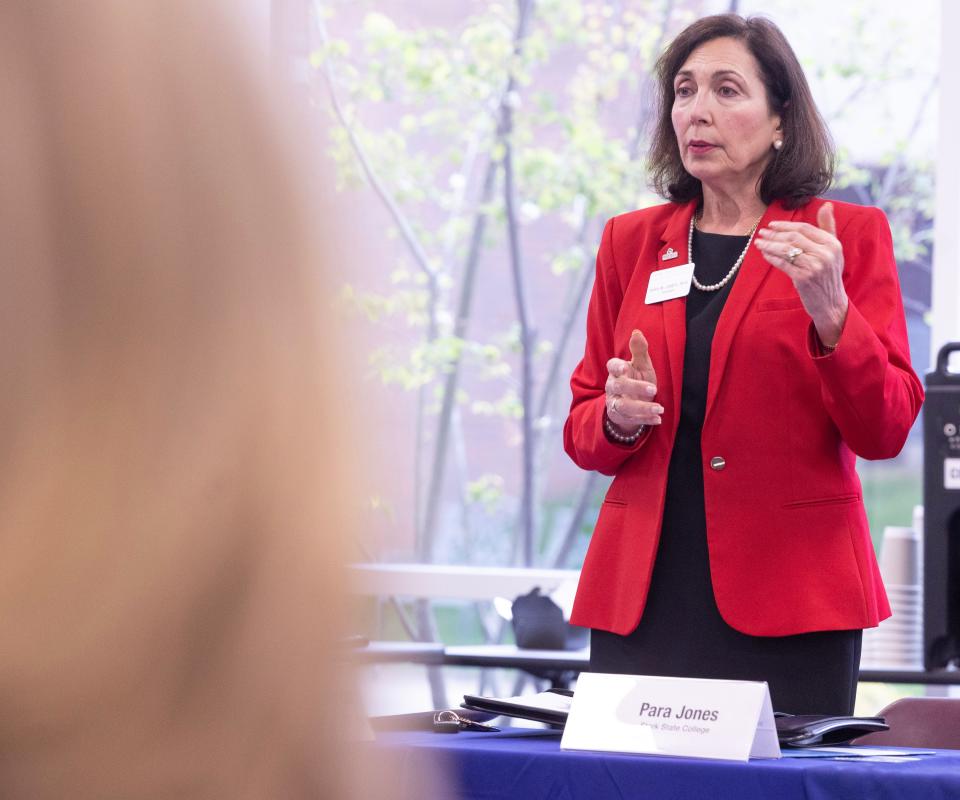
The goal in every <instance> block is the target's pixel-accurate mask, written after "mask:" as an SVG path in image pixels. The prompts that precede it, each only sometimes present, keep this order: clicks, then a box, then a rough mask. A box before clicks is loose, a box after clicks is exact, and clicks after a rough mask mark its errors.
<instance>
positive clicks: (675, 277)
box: [646, 261, 693, 305]
mask: <svg viewBox="0 0 960 800" xmlns="http://www.w3.org/2000/svg"><path fill="white" fill-rule="evenodd" d="M692 282H693V262H692V261H691V262H690V263H689V264H681V265H680V266H679V267H670V268H669V269H658V270H656V271H655V272H651V273H650V282H649V283H648V284H647V298H646V303H647V305H650V304H651V303H662V302H663V301H664V300H673V299H674V298H675V297H686V296H687V295H688V294H690V284H691V283H692Z"/></svg>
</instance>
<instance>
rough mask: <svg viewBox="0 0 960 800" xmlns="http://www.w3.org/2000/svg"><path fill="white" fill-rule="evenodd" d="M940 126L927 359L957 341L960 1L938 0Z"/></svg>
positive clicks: (959, 299)
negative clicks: (959, 38) (958, 44)
mask: <svg viewBox="0 0 960 800" xmlns="http://www.w3.org/2000/svg"><path fill="white" fill-rule="evenodd" d="M940 13H941V25H940V37H941V39H940V130H939V137H938V142H937V217H936V224H935V227H934V237H935V238H934V241H935V248H934V256H933V303H932V309H931V324H930V327H931V338H930V343H931V346H930V349H931V353H930V362H931V365H932V364H933V363H934V361H935V359H936V355H937V351H938V350H939V349H940V347H941V346H942V345H943V344H944V343H945V342H951V341H952V342H957V341H960V47H957V37H958V36H960V3H957V2H956V0H941V11H940Z"/></svg>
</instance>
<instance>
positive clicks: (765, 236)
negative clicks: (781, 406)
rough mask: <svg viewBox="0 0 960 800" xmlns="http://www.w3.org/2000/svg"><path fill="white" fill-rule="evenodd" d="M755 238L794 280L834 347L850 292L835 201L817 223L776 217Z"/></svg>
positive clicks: (825, 338)
mask: <svg viewBox="0 0 960 800" xmlns="http://www.w3.org/2000/svg"><path fill="white" fill-rule="evenodd" d="M754 241H755V243H756V245H757V247H758V248H759V250H760V252H761V253H763V257H764V258H765V259H766V260H767V261H768V262H769V263H770V264H772V265H773V266H775V267H776V268H777V269H779V270H782V271H783V272H785V273H786V275H787V277H789V278H790V280H791V281H793V285H794V288H796V290H797V294H799V295H800V300H801V302H802V303H803V307H804V308H805V309H806V310H807V313H808V314H809V315H810V318H811V319H812V320H813V324H814V327H816V329H817V335H818V336H819V337H820V341H821V342H822V343H823V344H825V345H826V346H827V347H831V348H832V347H835V346H836V344H837V342H838V341H840V334H841V332H842V331H843V323H844V322H845V321H846V318H847V293H846V290H845V289H844V288H843V247H842V246H841V244H840V240H839V239H838V238H837V223H836V222H835V221H834V218H833V204H832V203H824V204H823V205H822V206H821V207H820V210H819V211H818V212H817V224H816V226H814V225H810V224H808V223H806V222H787V221H780V220H777V221H774V222H771V223H770V227H769V228H761V229H760V230H758V231H757V239H755V240H754Z"/></svg>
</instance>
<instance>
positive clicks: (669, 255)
mask: <svg viewBox="0 0 960 800" xmlns="http://www.w3.org/2000/svg"><path fill="white" fill-rule="evenodd" d="M678 255H680V254H679V253H678V252H677V251H676V250H674V249H673V248H672V247H671V248H670V249H668V250H667V252H666V253H664V254H663V255H662V256H660V258H661V259H662V260H663V261H669V260H670V259H671V258H676V257H677V256H678Z"/></svg>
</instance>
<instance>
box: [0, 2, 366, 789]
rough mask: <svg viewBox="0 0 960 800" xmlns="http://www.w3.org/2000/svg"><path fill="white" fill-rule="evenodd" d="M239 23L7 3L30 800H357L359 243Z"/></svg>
mask: <svg viewBox="0 0 960 800" xmlns="http://www.w3.org/2000/svg"><path fill="white" fill-rule="evenodd" d="M227 8H229V4H225V3H219V4H218V3H214V2H209V1H208V0H205V1H204V2H195V0H192V1H188V0H163V2H129V0H95V1H94V2H84V3H62V2H54V1H53V0H10V2H5V3H3V4H2V5H0V87H2V88H0V95H2V96H3V97H4V98H5V102H4V112H3V114H2V115H0V174H2V175H3V176H4V177H3V180H2V181H0V197H2V201H0V209H2V210H0V263H2V264H3V269H2V271H0V373H2V379H0V420H2V429H0V455H2V461H0V554H2V555H0V652H2V653H3V656H2V658H0V794H2V795H3V797H5V798H17V797H24V798H26V797H29V798H46V797H58V798H60V797H70V798H74V799H76V798H87V797H90V798H93V797H107V796H118V797H119V796H122V797H125V798H138V797H173V796H176V797H231V798H243V797H284V798H292V797H299V796H304V797H306V796H317V795H318V794H320V791H319V790H320V789H322V793H323V795H324V796H329V797H347V796H349V790H348V789H347V788H346V781H347V778H348V776H347V775H346V770H345V769H344V768H343V765H344V764H345V763H347V762H346V761H344V760H343V759H342V758H341V753H342V743H341V742H338V741H337V740H336V739H335V738H333V735H332V733H333V732H336V730H337V726H335V725H330V724H329V718H330V717H334V718H335V715H336V714H337V713H338V712H339V711H340V707H339V705H338V703H339V702H340V697H341V696H342V692H341V691H340V690H339V689H338V688H337V686H338V681H340V680H341V679H342V676H341V675H340V674H339V672H337V670H336V667H335V663H336V660H337V659H336V658H335V657H334V655H332V654H331V647H333V646H335V643H336V640H337V638H338V636H339V635H340V633H341V632H340V630H339V628H338V623H337V620H339V619H340V618H341V617H342V609H341V605H342V600H341V593H340V576H339V570H338V565H339V563H340V560H341V551H340V543H341V542H342V541H344V540H346V539H347V538H348V537H349V530H350V520H349V519H348V518H347V516H346V515H345V512H344V511H343V504H342V501H341V500H340V499H339V498H342V497H343V494H344V488H345V487H344V483H343V482H344V480H345V479H344V478H343V477H342V476H343V475H344V474H346V473H348V472H349V470H348V469H346V468H345V465H344V463H343V459H344V453H345V448H344V447H343V443H342V442H340V441H338V439H337V437H338V435H339V433H338V431H339V430H340V429H341V428H342V426H341V425H339V424H337V423H338V419H339V411H338V409H337V408H336V407H335V403H336V401H337V398H338V397H339V396H340V393H339V392H338V391H337V390H336V389H335V380H336V377H337V375H338V368H337V366H336V364H335V362H334V360H333V354H335V353H336V352H338V346H337V344H336V343H335V341H334V340H333V339H332V330H331V327H332V326H330V325H328V324H324V321H323V315H322V309H321V305H320V304H321V301H322V298H323V283H322V267H323V258H324V254H325V253H326V252H328V250H327V245H326V244H325V241H326V237H327V236H328V235H329V229H328V228H324V227H323V225H322V219H323V213H322V211H323V209H321V208H320V206H319V205H318V203H320V202H321V201H320V199H319V198H318V197H313V196H311V195H310V194H309V192H308V189H307V187H308V185H309V183H310V182H309V181H306V180H304V179H303V172H304V171H305V172H307V173H308V174H309V175H310V176H311V177H313V178H317V177H318V176H317V174H316V173H313V172H311V170H312V169H313V167H311V166H310V162H309V159H305V156H304V150H303V149H302V148H299V147H298V146H297V145H296V143H295V142H294V141H293V139H292V137H291V130H292V128H293V127H294V126H295V124H296V120H294V119H293V118H292V117H291V116H289V110H288V111H285V112H278V111H277V108H276V105H275V104H274V103H273V102H272V101H271V99H270V92H271V89H270V87H269V86H268V85H267V77H266V74H265V73H266V70H265V69H258V68H257V65H256V64H253V63H251V60H250V59H249V57H248V53H249V50H248V49H247V45H246V44H245V43H244V38H243V37H244V33H243V32H242V31H240V30H239V29H238V28H237V27H236V26H235V24H234V22H233V21H232V20H231V18H230V16H229V15H228V14H227ZM318 209H320V211H318Z"/></svg>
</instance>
